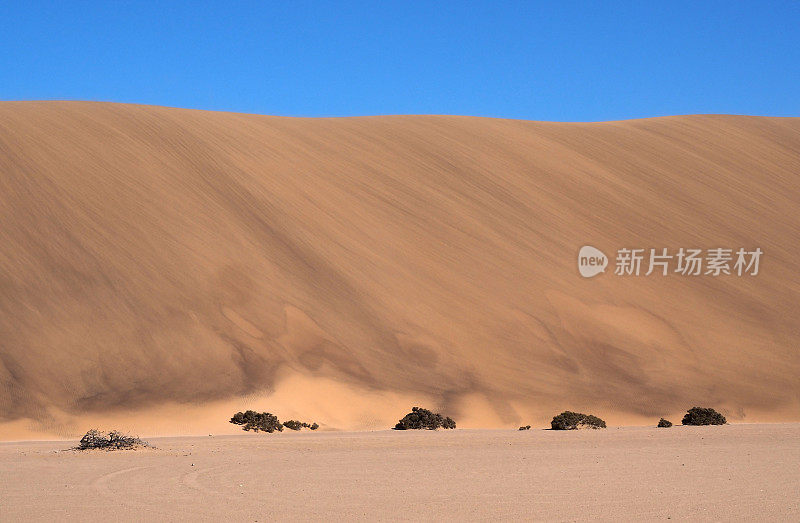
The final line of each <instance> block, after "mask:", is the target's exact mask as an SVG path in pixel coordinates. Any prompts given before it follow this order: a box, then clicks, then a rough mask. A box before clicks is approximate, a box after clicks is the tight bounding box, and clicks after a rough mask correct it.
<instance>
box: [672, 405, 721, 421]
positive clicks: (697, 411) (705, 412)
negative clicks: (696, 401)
mask: <svg viewBox="0 0 800 523" xmlns="http://www.w3.org/2000/svg"><path fill="white" fill-rule="evenodd" d="M726 423H727V420H726V419H725V416H723V415H722V414H720V413H719V412H717V411H716V410H714V409H710V408H705V407H692V408H691V409H689V410H688V411H687V412H686V415H685V416H683V419H682V420H681V425H725V424H726Z"/></svg>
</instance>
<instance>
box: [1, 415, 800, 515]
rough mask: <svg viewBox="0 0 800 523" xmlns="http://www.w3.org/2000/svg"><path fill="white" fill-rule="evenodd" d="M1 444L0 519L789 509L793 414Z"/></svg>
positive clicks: (798, 508) (798, 487)
mask: <svg viewBox="0 0 800 523" xmlns="http://www.w3.org/2000/svg"><path fill="white" fill-rule="evenodd" d="M152 443H154V444H155V445H157V446H158V449H157V450H142V451H116V452H110V453H109V452H104V451H89V452H61V450H62V449H64V448H66V447H67V445H66V444H65V443H64V442H62V443H21V444H19V443H3V444H0V519H1V520H3V521H27V520H40V521H41V520H47V521H56V520H57V521H109V520H122V521H199V520H210V521H222V520H230V521H276V520H280V521H285V520H300V521H305V520H320V521H321V520H325V521H330V520H331V519H337V520H338V519H345V520H368V521H376V520H415V521H420V520H422V521H429V520H436V521H442V520H455V521H473V520H481V521H483V520H487V521H488V520H491V521H497V520H518V521H530V520H539V521H596V520H598V519H599V520H604V521H620V520H625V521H635V520H638V521H656V520H659V521H666V520H667V519H668V518H671V519H672V520H693V521H797V520H798V518H800V502H798V497H797V492H798V491H800V473H798V469H797V464H798V462H800V425H798V424H775V425H770V424H764V425H728V426H723V427H673V428H671V429H656V428H637V427H625V428H621V429H619V428H613V427H612V428H609V429H607V430H596V431H592V430H584V431H570V432H561V431H544V430H530V431H525V432H518V431H514V430H460V429H459V430H456V431H452V432H442V431H438V432H429V431H423V432H405V433H404V432H393V431H380V432H371V433H370V432H361V433H358V432H327V433H301V434H296V433H293V434H273V435H253V434H247V435H239V436H215V437H208V436H206V437H182V438H159V439H155V440H153V441H152Z"/></svg>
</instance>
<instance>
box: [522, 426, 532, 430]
mask: <svg viewBox="0 0 800 523" xmlns="http://www.w3.org/2000/svg"><path fill="white" fill-rule="evenodd" d="M519 430H531V426H530V425H523V426H521V427H520V428H519Z"/></svg>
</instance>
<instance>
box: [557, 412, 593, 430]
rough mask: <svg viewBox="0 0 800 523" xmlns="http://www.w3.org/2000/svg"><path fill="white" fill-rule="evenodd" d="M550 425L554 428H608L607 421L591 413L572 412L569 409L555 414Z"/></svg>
mask: <svg viewBox="0 0 800 523" xmlns="http://www.w3.org/2000/svg"><path fill="white" fill-rule="evenodd" d="M550 426H551V427H552V428H553V430H575V429H579V428H591V429H604V428H606V422H605V421H603V420H601V419H600V418H598V417H597V416H592V415H591V414H582V413H580V412H571V411H568V410H567V411H564V412H562V413H561V414H559V415H557V416H554V417H553V421H551V422H550Z"/></svg>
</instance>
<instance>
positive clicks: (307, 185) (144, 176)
mask: <svg viewBox="0 0 800 523" xmlns="http://www.w3.org/2000/svg"><path fill="white" fill-rule="evenodd" d="M798 205H800V119H797V118H761V117H746V116H678V117H667V118H656V119H648V120H636V121H624V122H607V123H592V124H574V123H570V124H562V123H542V122H526V121H512V120H496V119H486V118H468V117H447V116H392V117H389V116H387V117H363V118H333V119H316V118H315V119H305V118H279V117H265V116H254V115H244V114H231V113H219V112H204V111H192V110H181V109H169V108H159V107H147V106H133V105H121V104H106V103H82V102H2V103H0V245H2V249H0V421H2V422H3V423H2V424H0V436H5V437H6V439H8V438H9V437H15V436H20V437H22V436H24V435H25V434H34V435H35V434H59V435H64V436H67V435H72V434H74V433H76V432H79V431H83V430H85V429H86V428H87V427H86V423H88V422H90V421H92V422H94V421H97V420H109V419H123V418H124V419H126V420H128V422H129V423H131V424H132V426H131V428H133V429H135V430H137V431H138V432H142V433H148V432H150V433H152V432H170V431H172V432H181V431H184V432H186V431H188V432H191V431H194V430H196V431H202V430H208V428H213V429H221V428H222V427H224V426H225V421H226V418H227V417H228V416H229V415H230V412H229V410H230V408H234V407H237V410H238V408H244V407H247V406H252V407H256V408H260V409H264V410H270V411H273V412H277V413H278V414H279V415H281V417H284V418H285V417H302V419H309V420H311V419H312V418H313V420H315V421H318V422H320V423H322V424H323V425H324V426H327V427H337V428H349V429H358V428H366V427H386V426H387V423H392V422H394V421H395V420H397V419H398V418H399V417H401V416H402V415H403V414H404V413H405V412H406V411H407V409H408V408H409V407H410V406H411V404H412V403H419V402H425V403H426V404H427V405H429V406H432V407H436V408H440V409H443V410H444V411H446V412H447V413H448V414H450V415H453V416H454V417H456V419H457V420H458V421H460V422H461V423H460V425H462V426H477V427H481V426H483V427H490V426H510V425H513V424H516V423H519V422H526V424H527V423H534V424H538V423H544V422H545V421H546V420H548V419H549V417H550V416H552V415H553V414H554V413H555V412H559V411H561V410H564V409H567V408H571V409H579V410H586V411H591V412H594V413H596V414H598V415H600V416H602V417H604V418H606V419H607V420H608V421H609V422H610V423H612V424H613V423H637V422H644V421H647V422H651V421H652V418H656V419H657V417H658V416H660V415H671V416H678V415H679V413H680V412H681V411H683V410H685V409H686V408H688V407H690V406H692V405H695V404H701V405H709V406H715V407H717V408H718V409H720V410H722V411H723V412H725V413H726V414H727V415H728V416H729V419H730V420H731V421H737V420H746V421H774V420H798V419H800V380H799V379H798V376H799V375H800V355H799V354H800V353H799V352H798V339H800V321H799V320H800V300H799V299H798V298H800V277H799V276H798V272H799V271H800V264H798V260H799V259H800V212H798ZM585 244H591V245H594V246H595V247H598V248H600V249H602V250H604V251H605V252H606V253H607V254H612V255H613V254H614V253H615V252H616V250H617V249H619V248H622V247H643V248H651V247H653V248H661V247H669V248H671V249H677V248H679V247H701V248H714V247H732V248H738V247H746V248H748V249H752V248H755V247H760V248H761V249H762V250H763V251H764V255H763V258H762V260H761V268H760V273H759V274H758V276H756V277H748V276H742V277H738V276H722V277H718V278H714V277H711V276H699V277H694V278H692V277H684V276H680V275H671V276H667V277H661V276H656V275H651V276H647V277H644V276H640V277H638V278H637V277H627V278H626V277H621V276H615V275H613V274H612V273H611V271H609V272H608V273H607V274H604V275H600V276H597V277H595V278H593V279H583V278H581V277H580V276H579V274H578V271H577V267H576V256H577V251H578V249H579V248H580V247H581V246H582V245H585ZM211 413H213V415H212V414H211ZM115 417H116V418H115ZM131 420H135V421H131ZM165 420H169V421H165ZM673 421H675V420H673ZM169 423H173V424H172V425H170V424H169ZM231 429H234V428H233V427H231Z"/></svg>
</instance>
